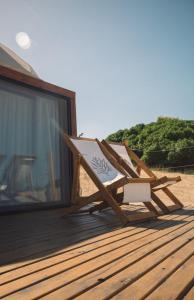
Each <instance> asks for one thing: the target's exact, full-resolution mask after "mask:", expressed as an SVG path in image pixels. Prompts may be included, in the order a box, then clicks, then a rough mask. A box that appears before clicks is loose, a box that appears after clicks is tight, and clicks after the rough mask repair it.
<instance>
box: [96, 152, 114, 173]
mask: <svg viewBox="0 0 194 300" xmlns="http://www.w3.org/2000/svg"><path fill="white" fill-rule="evenodd" d="M91 164H92V167H93V168H94V169H95V170H96V171H97V173H98V174H106V175H108V173H109V172H110V171H111V170H112V169H111V167H110V166H109V165H108V164H107V162H106V161H105V159H104V158H103V159H101V158H99V157H96V156H95V157H93V158H92V161H91Z"/></svg>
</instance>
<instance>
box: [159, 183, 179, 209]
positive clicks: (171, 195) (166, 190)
mask: <svg viewBox="0 0 194 300" xmlns="http://www.w3.org/2000/svg"><path fill="white" fill-rule="evenodd" d="M163 192H164V193H165V194H166V195H167V196H168V197H169V198H170V199H171V200H172V202H174V204H176V205H177V206H179V207H180V208H183V207H184V205H183V204H182V203H181V202H180V201H179V200H178V199H177V197H176V196H175V195H174V194H173V193H172V192H171V191H170V190H169V189H168V188H167V187H166V188H164V189H163Z"/></svg>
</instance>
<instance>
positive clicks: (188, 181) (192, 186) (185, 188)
mask: <svg viewBox="0 0 194 300" xmlns="http://www.w3.org/2000/svg"><path fill="white" fill-rule="evenodd" d="M154 173H155V174H156V175H157V176H158V177H162V176H169V177H172V176H178V175H180V176H181V178H182V181H181V182H178V183H177V184H174V185H173V186H171V187H170V189H171V191H172V192H174V194H175V195H176V197H177V198H178V199H179V200H180V201H181V202H183V203H184V205H189V204H193V205H194V175H187V174H182V173H172V172H170V173H168V172H161V171H154ZM80 182H81V193H82V195H83V196H86V195H89V194H92V193H93V192H95V191H97V188H96V187H95V185H94V184H93V182H92V181H91V180H90V178H89V177H88V175H87V174H86V173H85V171H84V170H83V169H81V173H80ZM157 194H158V196H160V198H161V199H163V200H164V202H166V203H168V200H167V197H166V195H165V194H164V193H163V192H161V191H160V192H158V193H157Z"/></svg>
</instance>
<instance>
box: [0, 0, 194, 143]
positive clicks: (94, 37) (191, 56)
mask: <svg viewBox="0 0 194 300" xmlns="http://www.w3.org/2000/svg"><path fill="white" fill-rule="evenodd" d="M18 32H26V33H28V35H29V37H30V39H31V47H30V48H29V49H25V50H24V49H21V48H20V47H19V46H18V45H17V43H16V39H15V37H16V34H17V33H18ZM0 42H2V43H4V44H5V45H7V46H8V47H10V48H11V49H12V50H14V51H15V52H16V53H17V54H18V55H20V56H21V57H22V58H23V59H25V60H26V61H27V62H28V63H29V64H31V65H32V67H33V68H34V69H35V71H36V72H37V73H38V74H39V76H40V77H41V79H43V80H45V81H48V82H50V83H53V84H56V85H59V86H61V87H64V88H67V89H70V90H73V91H75V92H76V103H77V124H78V133H84V135H85V136H88V137H98V138H104V137H106V136H107V135H108V134H110V133H113V132H115V131H117V130H119V129H124V128H130V127H131V126H133V125H136V124H138V123H149V122H153V121H155V120H156V119H157V117H158V116H171V117H179V118H182V119H190V120H191V119H194V1H193V0H17V1H15V0H0Z"/></svg>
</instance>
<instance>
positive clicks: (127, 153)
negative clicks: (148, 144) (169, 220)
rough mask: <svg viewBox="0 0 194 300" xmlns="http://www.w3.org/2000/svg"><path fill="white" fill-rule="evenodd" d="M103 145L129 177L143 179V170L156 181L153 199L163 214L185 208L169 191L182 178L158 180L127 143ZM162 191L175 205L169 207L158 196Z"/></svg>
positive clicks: (164, 177)
mask: <svg viewBox="0 0 194 300" xmlns="http://www.w3.org/2000/svg"><path fill="white" fill-rule="evenodd" d="M102 144H103V145H104V146H105V147H106V149H107V150H108V151H109V153H110V154H111V155H112V156H113V157H114V158H115V159H116V160H117V161H118V163H119V164H120V165H121V166H122V167H123V168H124V169H125V171H126V172H127V173H128V175H129V176H131V177H132V178H141V177H140V172H141V170H143V171H144V172H145V173H146V174H147V175H148V176H149V178H152V179H153V180H154V181H153V182H151V184H150V185H151V189H152V191H151V197H152V200H153V201H154V202H155V203H156V204H157V206H158V207H159V208H160V209H161V211H162V212H163V213H169V212H172V211H174V210H177V209H181V208H183V204H182V203H181V202H180V201H179V200H178V199H177V198H176V196H175V195H174V194H173V193H172V192H171V191H170V190H169V189H168V187H169V186H170V185H173V184H175V183H177V182H179V181H181V177H180V176H177V177H167V176H163V177H161V178H157V177H156V175H155V174H154V173H153V172H152V171H151V170H150V169H149V168H148V167H147V166H146V164H145V163H144V162H143V161H142V160H141V159H139V157H138V156H137V155H136V154H135V153H134V152H133V151H132V150H131V149H130V148H129V147H128V146H127V141H126V142H125V143H124V144H122V143H114V142H107V141H105V140H103V141H102ZM132 161H134V162H135V163H136V166H137V169H136V168H135V166H134V165H133V163H132ZM159 190H162V191H163V192H164V193H165V194H166V195H167V196H168V197H169V198H170V200H171V201H172V202H173V203H174V204H173V205H170V206H167V205H166V204H165V203H164V202H163V201H162V200H161V199H160V198H159V197H158V196H157V195H156V194H155V192H156V191H159Z"/></svg>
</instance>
